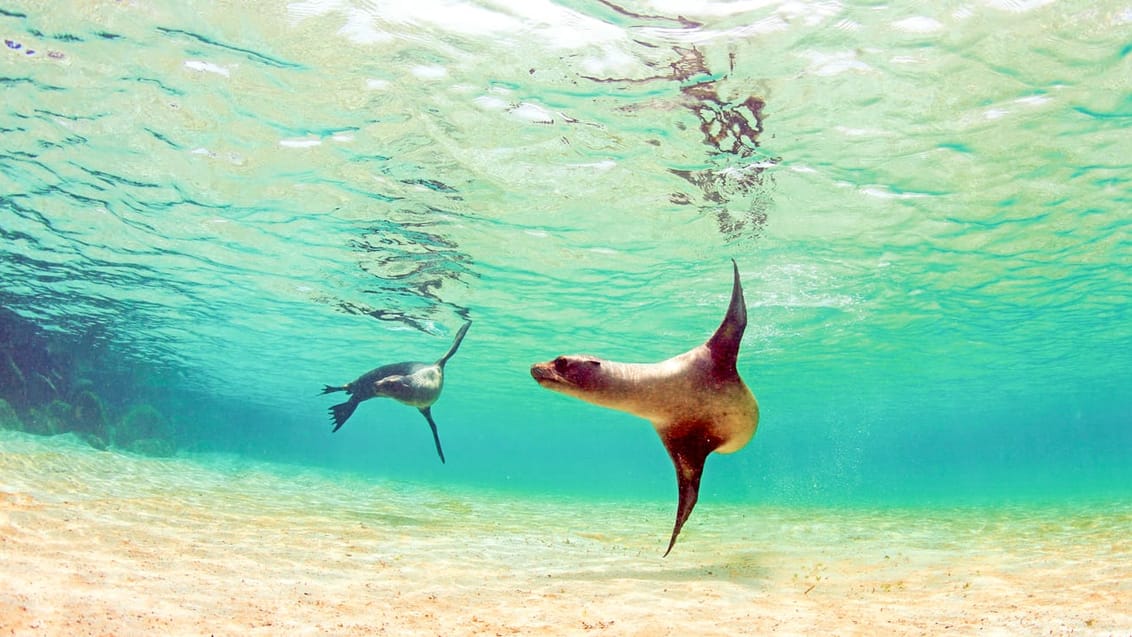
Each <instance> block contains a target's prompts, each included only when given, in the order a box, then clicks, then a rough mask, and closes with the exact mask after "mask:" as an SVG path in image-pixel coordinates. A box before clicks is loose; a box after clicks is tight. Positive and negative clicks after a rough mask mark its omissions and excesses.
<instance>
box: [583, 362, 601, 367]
mask: <svg viewBox="0 0 1132 637" xmlns="http://www.w3.org/2000/svg"><path fill="white" fill-rule="evenodd" d="M586 362H587V363H589V364H590V365H593V366H594V367H601V361H586Z"/></svg>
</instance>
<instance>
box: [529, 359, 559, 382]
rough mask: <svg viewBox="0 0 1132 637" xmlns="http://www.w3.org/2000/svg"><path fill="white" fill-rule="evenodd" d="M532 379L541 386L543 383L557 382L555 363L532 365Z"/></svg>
mask: <svg viewBox="0 0 1132 637" xmlns="http://www.w3.org/2000/svg"><path fill="white" fill-rule="evenodd" d="M531 377H532V378H534V379H535V380H536V381H538V383H539V384H540V385H541V384H543V382H553V381H555V380H557V377H558V374H557V373H556V372H555V371H554V363H553V362H549V363H535V364H534V365H531Z"/></svg>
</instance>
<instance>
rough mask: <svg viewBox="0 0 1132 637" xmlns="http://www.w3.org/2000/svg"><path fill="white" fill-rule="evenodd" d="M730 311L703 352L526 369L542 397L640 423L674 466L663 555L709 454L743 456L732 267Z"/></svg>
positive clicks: (585, 359)
mask: <svg viewBox="0 0 1132 637" xmlns="http://www.w3.org/2000/svg"><path fill="white" fill-rule="evenodd" d="M732 264H733V265H734V269H735V282H734V284H733V286H732V288H731V304H730V306H729V307H728V308H727V315H726V316H725V317H724V318H723V323H722V324H720V326H719V329H717V330H716V331H715V334H713V335H712V337H711V338H710V339H708V341H707V342H706V343H704V344H703V345H700V346H699V347H697V348H695V349H693V350H691V351H688V352H685V353H683V354H681V355H679V356H675V357H673V358H670V359H668V360H666V361H661V362H659V363H616V362H613V361H607V360H602V359H600V358H595V357H593V356H559V357H558V358H556V359H554V360H552V361H549V362H546V363H536V364H535V365H532V366H531V376H533V377H534V379H535V380H536V381H538V384H539V385H542V386H543V387H545V388H547V389H552V390H554V391H557V392H562V393H564V394H567V395H570V396H573V397H575V398H580V399H582V400H584V401H586V402H591V403H594V404H595V405H601V406H602V407H609V408H611V409H618V410H620V411H627V412H629V413H631V414H635V415H637V416H640V417H642V418H647V419H648V420H650V421H651V422H652V424H653V427H655V428H656V432H657V433H658V434H660V439H661V441H663V442H664V446H665V448H667V449H668V455H669V456H671V457H672V463H673V464H674V465H675V466H676V483H677V485H678V486H679V488H680V503H679V505H678V507H677V510H676V526H675V527H674V528H673V529H672V539H671V540H670V541H669V542H668V550H667V551H665V552H664V554H665V555H668V553H669V552H670V551H672V547H673V545H675V544H676V536H677V535H679V534H680V528H681V527H682V526H684V522H685V521H687V519H688V516H689V515H691V513H692V508H693V507H695V506H696V498H697V497H698V496H699V491H700V476H701V475H702V474H703V471H704V461H705V460H706V459H707V456H708V454H709V453H711V452H713V451H718V452H719V453H732V452H735V451H738V450H740V449H742V448H743V446H744V445H746V444H747V441H749V440H750V439H751V436H753V435H755V427H756V426H757V425H758V422H759V405H758V403H757V402H755V397H754V395H753V394H751V390H749V389H747V386H746V385H745V384H744V383H743V379H742V378H739V372H738V371H737V370H736V369H735V360H736V358H737V357H738V354H739V342H740V341H741V340H742V339H743V331H744V330H745V329H746V327H747V306H746V304H745V303H744V301H743V288H742V286H741V285H740V283H739V266H738V265H735V264H734V261H732Z"/></svg>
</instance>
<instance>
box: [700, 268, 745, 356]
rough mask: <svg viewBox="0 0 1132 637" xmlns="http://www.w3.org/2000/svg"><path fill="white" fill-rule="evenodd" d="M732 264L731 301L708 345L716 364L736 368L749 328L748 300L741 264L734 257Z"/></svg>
mask: <svg viewBox="0 0 1132 637" xmlns="http://www.w3.org/2000/svg"><path fill="white" fill-rule="evenodd" d="M731 265H732V267H733V268H734V270H735V280H734V282H733V283H732V284H731V303H730V304H729V305H728V306H727V314H725V315H724V317H723V322H722V323H720V324H719V327H718V328H717V329H716V330H715V333H714V334H712V335H711V338H709V339H708V342H707V347H708V350H710V351H711V357H712V360H714V361H715V363H716V365H723V366H727V367H730V368H731V369H734V367H735V359H736V358H738V356H739V343H740V342H741V341H742V340H743V332H745V331H746V330H747V302H746V300H744V298H743V284H742V283H740V282H739V264H738V263H735V259H732V260H731Z"/></svg>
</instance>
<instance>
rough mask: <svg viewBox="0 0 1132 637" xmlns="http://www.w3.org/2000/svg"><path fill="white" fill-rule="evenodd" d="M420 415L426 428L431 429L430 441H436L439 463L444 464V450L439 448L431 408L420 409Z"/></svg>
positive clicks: (438, 439) (438, 438) (437, 434)
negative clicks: (426, 425) (426, 423)
mask: <svg viewBox="0 0 1132 637" xmlns="http://www.w3.org/2000/svg"><path fill="white" fill-rule="evenodd" d="M421 415H422V416H424V417H425V420H427V421H428V426H429V427H432V439H433V440H435V441H436V453H438V454H440V462H441V463H443V464H447V463H445V462H444V450H443V449H441V448H440V434H439V433H438V432H437V431H436V422H435V421H434V420H433V419H432V408H431V407H421Z"/></svg>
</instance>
